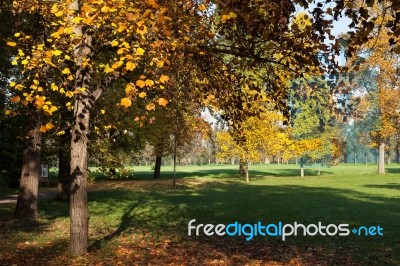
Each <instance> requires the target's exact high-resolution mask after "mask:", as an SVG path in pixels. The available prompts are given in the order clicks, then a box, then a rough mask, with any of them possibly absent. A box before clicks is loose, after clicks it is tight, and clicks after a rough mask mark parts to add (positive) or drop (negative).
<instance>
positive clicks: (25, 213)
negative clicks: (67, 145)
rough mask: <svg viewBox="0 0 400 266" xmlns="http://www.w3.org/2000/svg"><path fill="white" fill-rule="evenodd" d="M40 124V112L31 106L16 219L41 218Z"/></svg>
mask: <svg viewBox="0 0 400 266" xmlns="http://www.w3.org/2000/svg"><path fill="white" fill-rule="evenodd" d="M40 126H41V122H40V114H39V113H38V111H36V110H35V108H34V107H30V110H29V117H28V124H27V135H26V138H25V147H24V150H23V159H22V172H21V180H20V188H19V194H18V199H17V205H16V207H15V212H14V219H19V220H36V219H38V218H39V213H38V192H39V179H40V175H41V169H40V167H41V166H40V153H41V145H42V134H41V132H40Z"/></svg>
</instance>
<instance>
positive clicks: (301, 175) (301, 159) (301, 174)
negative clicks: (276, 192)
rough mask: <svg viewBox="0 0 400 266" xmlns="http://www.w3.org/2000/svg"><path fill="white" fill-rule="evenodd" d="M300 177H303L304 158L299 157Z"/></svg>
mask: <svg viewBox="0 0 400 266" xmlns="http://www.w3.org/2000/svg"><path fill="white" fill-rule="evenodd" d="M300 177H304V159H303V158H300Z"/></svg>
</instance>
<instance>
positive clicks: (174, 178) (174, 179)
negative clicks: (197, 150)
mask: <svg viewBox="0 0 400 266" xmlns="http://www.w3.org/2000/svg"><path fill="white" fill-rule="evenodd" d="M176 146H177V143H176V135H175V136H174V177H173V181H172V185H173V186H175V185H176Z"/></svg>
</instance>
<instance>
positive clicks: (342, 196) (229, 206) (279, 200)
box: [0, 165, 400, 265]
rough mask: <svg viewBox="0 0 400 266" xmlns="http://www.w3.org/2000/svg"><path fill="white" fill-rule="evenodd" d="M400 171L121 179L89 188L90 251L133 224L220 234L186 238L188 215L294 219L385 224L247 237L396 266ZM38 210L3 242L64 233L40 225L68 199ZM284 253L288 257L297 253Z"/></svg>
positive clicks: (187, 169)
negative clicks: (36, 221) (332, 233)
mask: <svg viewBox="0 0 400 266" xmlns="http://www.w3.org/2000/svg"><path fill="white" fill-rule="evenodd" d="M134 170H135V171H134V178H133V179H134V180H146V179H149V178H151V174H152V173H151V171H150V166H147V167H144V166H141V167H135V168H134ZM399 173H400V167H399V166H398V165H392V166H390V167H388V168H387V174H386V175H384V176H379V175H377V174H376V165H368V166H365V165H339V166H335V167H330V168H322V169H321V176H317V175H316V169H307V170H306V177H304V178H300V177H298V174H299V169H298V166H294V165H279V166H278V165H252V166H251V167H250V178H251V183H250V184H246V183H244V182H243V181H242V180H241V178H240V177H239V175H238V174H237V166H232V165H211V166H180V167H178V178H180V179H186V180H201V181H202V182H205V183H203V184H202V185H198V186H186V185H181V186H178V187H177V188H172V187H170V186H166V185H164V184H163V185H160V184H152V183H150V184H149V186H147V187H145V188H135V187H133V188H132V187H131V186H130V185H131V184H132V181H123V180H122V181H117V182H118V183H119V184H122V187H123V186H124V184H126V188H122V189H121V188H120V189H107V190H102V191H93V192H90V193H89V201H90V213H91V218H90V227H91V234H92V244H93V248H94V249H96V250H98V249H100V250H102V249H107V248H109V247H108V245H110V244H109V243H114V242H113V241H118V237H119V235H120V234H121V233H122V234H128V235H129V234H134V232H138V231H139V232H147V233H148V234H150V235H151V236H152V238H153V239H155V240H154V241H156V242H157V241H161V239H162V238H163V237H164V236H165V235H172V236H174V237H176V238H177V239H178V240H177V241H189V242H190V241H192V242H196V241H200V243H203V242H204V243H213V242H215V241H221V239H216V238H207V239H206V238H204V237H200V238H190V239H189V238H188V237H187V223H188V221H189V220H191V219H196V220H197V223H214V224H217V223H224V224H227V223H230V222H234V221H239V222H242V223H255V222H258V221H262V222H264V223H269V222H274V223H275V222H278V221H282V222H284V223H293V222H296V221H297V222H299V223H304V224H309V223H318V222H322V223H323V224H330V223H334V224H340V223H348V224H350V226H351V228H353V227H358V226H361V225H368V226H371V225H380V226H381V227H383V228H384V236H383V237H366V236H361V237H360V236H353V235H350V236H348V237H325V238H324V237H289V238H288V240H287V241H286V242H285V243H283V242H282V241H281V240H279V239H277V238H263V237H256V238H255V239H254V240H252V241H251V243H250V244H254V243H257V244H260V245H264V246H266V245H270V246H279V247H281V249H282V250H287V249H292V247H296V248H297V249H298V250H300V253H301V254H303V253H304V254H305V253H306V252H308V250H310V249H311V250H314V249H317V250H321V254H325V253H330V254H334V256H339V255H340V256H341V254H344V255H345V256H350V257H351V259H352V260H353V261H355V262H356V263H357V264H358V263H359V264H375V265H380V264H383V263H387V264H393V265H396V264H400V222H399V221H400V175H399ZM162 177H163V178H166V179H168V178H171V177H172V169H171V167H162ZM209 181H210V182H209ZM102 182H104V181H102ZM114 182H115V181H114ZM124 182H126V183H124ZM138 182H141V181H138ZM133 183H135V182H133ZM40 209H41V214H42V217H44V220H43V221H42V224H41V225H40V226H38V227H37V230H36V229H35V230H33V231H32V230H21V229H23V228H25V227H27V225H26V224H13V223H12V224H7V225H6V227H5V229H3V230H0V236H1V238H3V236H2V234H8V238H7V239H8V240H7V241H8V242H9V243H10V241H11V243H16V242H21V241H34V239H39V240H37V241H39V242H40V241H41V243H44V242H46V241H55V242H56V239H59V238H60V235H62V237H64V239H65V237H66V236H67V232H66V229H65V228H64V229H62V230H61V229H59V230H57V229H56V230H55V231H54V230H53V231H52V233H51V234H49V230H47V229H46V228H47V227H49V226H51V225H52V224H54V223H56V224H61V225H64V226H65V225H66V224H67V223H68V209H67V205H66V204H64V203H59V202H52V201H50V200H43V201H41V202H40ZM11 213H12V206H11V207H4V206H0V215H1V219H3V220H7V217H9V215H10V214H11ZM28 228H29V226H28ZM60 228H62V226H61V227H60ZM43 232H45V233H43ZM38 237H39V238H38ZM62 237H61V238H62ZM40 239H42V240H40ZM222 241H224V245H227V246H229V245H231V244H233V243H234V244H235V245H244V246H246V245H248V244H249V243H248V242H246V241H245V240H244V238H243V237H236V238H233V239H231V238H228V237H226V238H224V239H223V240H222ZM0 244H4V243H1V242H0ZM114 244H115V243H114ZM60 246H61V247H63V248H64V250H65V249H66V246H67V243H64V242H61V243H58V244H57V247H60ZM272 253H273V252H272ZM275 253H277V252H275ZM278 253H279V252H278ZM290 254H292V255H291V256H294V255H293V254H295V252H294V253H293V252H292V253H290ZM317 254H319V253H317ZM274 256H277V258H276V259H279V260H281V261H282V260H284V259H283V258H282V257H280V258H279V256H280V254H272V258H274ZM286 262H288V261H286ZM325 263H327V261H325ZM336 263H337V262H336ZM328 264H330V263H328Z"/></svg>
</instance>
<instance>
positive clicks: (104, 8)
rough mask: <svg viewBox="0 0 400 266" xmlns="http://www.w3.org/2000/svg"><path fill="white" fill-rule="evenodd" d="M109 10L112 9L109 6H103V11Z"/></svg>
mask: <svg viewBox="0 0 400 266" xmlns="http://www.w3.org/2000/svg"><path fill="white" fill-rule="evenodd" d="M109 10H110V8H109V7H108V6H103V7H102V8H101V12H103V13H107V12H108V11H109Z"/></svg>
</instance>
